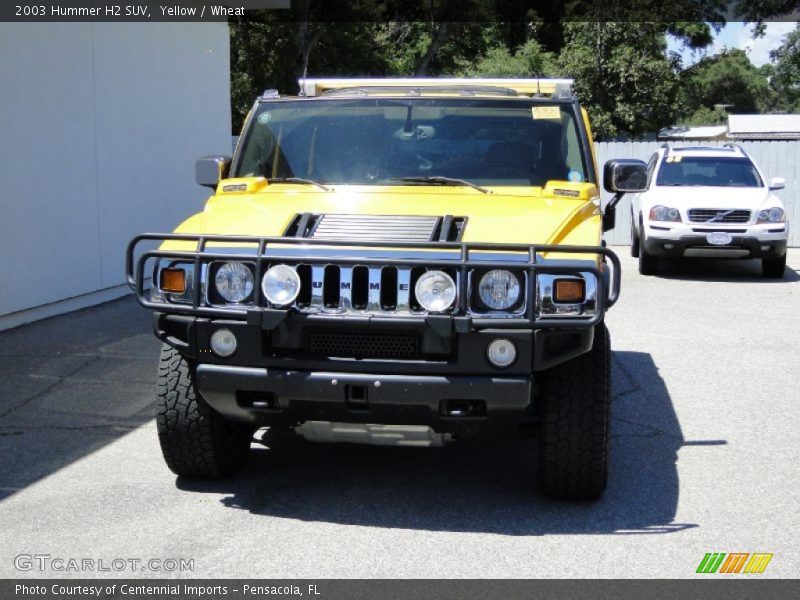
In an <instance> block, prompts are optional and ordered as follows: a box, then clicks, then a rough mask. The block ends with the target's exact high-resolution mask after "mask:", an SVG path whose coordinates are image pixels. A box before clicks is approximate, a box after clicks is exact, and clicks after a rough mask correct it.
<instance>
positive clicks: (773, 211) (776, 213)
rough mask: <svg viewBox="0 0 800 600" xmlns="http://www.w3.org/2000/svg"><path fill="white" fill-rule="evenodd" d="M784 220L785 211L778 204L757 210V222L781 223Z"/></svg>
mask: <svg viewBox="0 0 800 600" xmlns="http://www.w3.org/2000/svg"><path fill="white" fill-rule="evenodd" d="M785 220H786V213H785V212H783V209H782V208H780V207H778V206H773V207H772V208H767V209H765V210H762V211H759V213H758V221H757V222H758V223H783V222H784V221H785Z"/></svg>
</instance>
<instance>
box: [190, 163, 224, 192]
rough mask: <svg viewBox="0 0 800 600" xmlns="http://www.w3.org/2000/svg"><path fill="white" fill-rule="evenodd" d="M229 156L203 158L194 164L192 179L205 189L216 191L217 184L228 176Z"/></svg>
mask: <svg viewBox="0 0 800 600" xmlns="http://www.w3.org/2000/svg"><path fill="white" fill-rule="evenodd" d="M230 166H231V157H230V156H204V157H202V158H199V159H197V162H196V163H194V179H195V181H196V182H197V183H198V184H200V185H202V186H205V187H210V188H211V189H216V188H217V184H218V183H219V182H220V181H222V180H223V179H225V178H226V177H227V176H228V169H229V168H230Z"/></svg>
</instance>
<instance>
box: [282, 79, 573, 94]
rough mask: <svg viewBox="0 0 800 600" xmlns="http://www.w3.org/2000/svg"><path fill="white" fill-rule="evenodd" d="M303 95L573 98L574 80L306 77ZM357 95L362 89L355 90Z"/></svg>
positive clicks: (300, 85) (300, 84) (301, 85)
mask: <svg viewBox="0 0 800 600" xmlns="http://www.w3.org/2000/svg"><path fill="white" fill-rule="evenodd" d="M297 83H298V85H299V87H300V95H301V96H321V95H322V94H328V93H331V92H332V91H333V90H337V91H338V93H343V91H344V90H355V89H361V90H367V92H366V93H380V92H392V93H397V92H398V91H403V90H415V91H417V93H419V94H422V93H425V92H430V93H434V94H435V93H454V92H458V93H465V94H474V95H481V94H502V95H508V96H511V95H512V94H511V93H510V92H513V93H514V95H525V96H534V97H539V96H548V97H550V98H571V97H573V92H572V83H573V80H572V79H503V78H498V79H495V78H474V79H473V78H467V77H457V78H456V77H441V78H439V77H388V78H379V77H376V78H369V77H358V78H313V77H312V78H304V79H300V80H298V82H297ZM351 93H354V94H357V93H359V92H357V91H354V92H351Z"/></svg>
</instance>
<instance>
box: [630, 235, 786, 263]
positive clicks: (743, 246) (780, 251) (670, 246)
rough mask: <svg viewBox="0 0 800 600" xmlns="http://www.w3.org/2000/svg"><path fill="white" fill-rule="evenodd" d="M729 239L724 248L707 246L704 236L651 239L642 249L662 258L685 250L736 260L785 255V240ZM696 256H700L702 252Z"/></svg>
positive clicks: (735, 237) (738, 237)
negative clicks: (704, 252)
mask: <svg viewBox="0 0 800 600" xmlns="http://www.w3.org/2000/svg"><path fill="white" fill-rule="evenodd" d="M709 233H710V232H709ZM731 237H732V240H731V243H730V244H726V245H724V246H715V245H712V244H709V243H708V239H707V238H706V236H705V235H692V236H683V237H681V238H679V239H669V238H653V237H651V238H648V239H647V240H645V242H644V247H645V249H646V250H647V253H648V254H651V255H653V256H663V257H682V256H684V255H685V254H686V251H687V250H701V251H706V252H707V253H708V256H715V257H725V256H726V255H729V256H731V257H736V258H780V257H781V256H783V255H784V254H786V240H766V241H761V240H758V239H756V238H753V237H744V236H737V235H732V236H731ZM762 247H763V248H767V249H766V250H765V249H762ZM698 255H700V256H702V252H701V253H698Z"/></svg>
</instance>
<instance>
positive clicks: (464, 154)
mask: <svg viewBox="0 0 800 600" xmlns="http://www.w3.org/2000/svg"><path fill="white" fill-rule="evenodd" d="M532 104H533V106H532ZM578 132H579V129H578V127H577V126H576V122H575V115H574V109H573V106H572V105H570V104H566V105H565V104H560V105H558V104H546V103H538V102H537V103H532V102H530V101H515V100H500V101H498V100H479V99H465V98H452V99H443V98H416V99H385V98H384V99H380V98H370V99H366V98H356V99H351V98H348V99H335V100H334V99H331V100H328V99H325V100H319V99H316V100H293V101H288V102H286V101H284V102H270V103H263V104H260V105H259V106H258V108H257V110H256V112H255V114H254V115H253V117H252V119H251V121H250V126H249V127H248V131H247V133H246V134H245V138H244V140H243V144H242V147H241V148H240V157H239V159H238V164H237V165H236V166H235V167H234V169H235V171H234V174H233V176H235V177H247V176H264V177H268V178H287V177H302V178H306V179H311V180H314V181H317V182H320V183H331V184H366V185H398V184H399V183H402V182H399V181H398V179H404V178H411V179H410V180H409V181H408V182H407V183H409V184H411V183H426V182H425V181H423V178H439V180H438V181H433V180H428V182H427V183H438V184H453V183H454V182H452V181H450V182H447V181H445V180H444V179H442V178H450V179H460V180H463V181H468V182H470V183H473V184H482V185H490V186H509V185H543V184H544V183H545V182H546V181H548V180H568V181H576V182H580V181H593V180H594V176H593V174H590V173H589V172H588V170H587V168H586V165H585V160H584V155H583V152H582V144H581V142H580V137H579V133H578ZM414 180H416V181H414ZM463 181H462V183H463Z"/></svg>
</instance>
